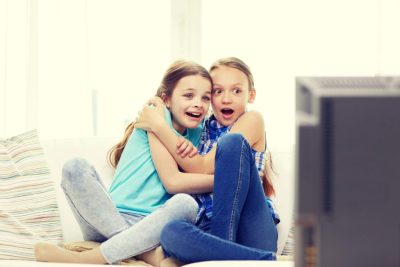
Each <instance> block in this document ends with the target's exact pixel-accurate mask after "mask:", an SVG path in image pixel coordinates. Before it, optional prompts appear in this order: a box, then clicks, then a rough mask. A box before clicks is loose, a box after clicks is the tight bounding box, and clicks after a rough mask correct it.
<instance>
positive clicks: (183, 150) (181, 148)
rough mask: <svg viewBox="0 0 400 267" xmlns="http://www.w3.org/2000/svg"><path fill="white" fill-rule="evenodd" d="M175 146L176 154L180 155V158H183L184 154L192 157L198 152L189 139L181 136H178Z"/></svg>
mask: <svg viewBox="0 0 400 267" xmlns="http://www.w3.org/2000/svg"><path fill="white" fill-rule="evenodd" d="M176 147H177V149H176V154H178V155H179V156H181V158H185V157H186V156H189V158H193V157H194V156H196V155H197V152H198V151H197V148H196V147H195V146H194V145H193V144H192V143H191V142H190V141H189V140H187V139H186V138H184V137H182V136H180V137H179V139H178V143H177V144H176Z"/></svg>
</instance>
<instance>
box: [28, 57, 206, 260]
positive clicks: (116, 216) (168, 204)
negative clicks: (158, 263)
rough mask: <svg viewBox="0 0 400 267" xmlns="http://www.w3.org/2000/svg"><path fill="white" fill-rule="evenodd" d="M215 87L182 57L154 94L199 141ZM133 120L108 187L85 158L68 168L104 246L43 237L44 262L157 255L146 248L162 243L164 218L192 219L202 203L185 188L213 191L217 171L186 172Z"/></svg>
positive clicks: (73, 197)
mask: <svg viewBox="0 0 400 267" xmlns="http://www.w3.org/2000/svg"><path fill="white" fill-rule="evenodd" d="M211 87H212V80H211V77H210V75H209V73H208V72H207V70H206V69H204V68H203V67H202V66H200V65H198V64H196V63H193V62H189V61H184V60H179V61H176V62H174V63H173V64H172V65H171V66H170V67H169V68H168V70H167V71H166V73H165V75H164V78H163V79H162V82H161V85H160V87H159V89H158V91H157V94H156V95H157V96H159V97H161V98H162V99H163V101H164V102H165V106H166V107H167V109H168V110H165V112H164V114H165V117H166V120H167V121H168V122H169V125H170V126H171V128H172V129H174V132H175V134H177V135H181V136H184V137H186V138H188V139H189V140H190V141H191V142H193V143H194V144H198V143H199V140H200V135H201V130H202V129H201V128H202V122H203V119H204V117H205V115H206V114H207V111H208V108H209V105H210V100H211ZM154 108H157V107H154ZM160 112H162V110H160ZM134 125H135V123H134V122H133V123H131V124H130V125H129V126H128V127H127V129H126V131H125V135H124V138H123V139H122V141H121V142H120V143H118V144H117V145H115V146H114V147H113V148H112V149H111V151H110V153H109V159H110V162H111V164H112V165H113V166H114V167H116V171H115V175H114V180H113V183H112V184H111V186H110V189H109V192H107V190H106V189H105V188H104V186H103V184H102V182H101V179H100V177H99V176H98V174H97V172H96V170H95V169H94V168H93V166H92V165H91V164H90V163H88V162H87V161H86V160H84V159H73V160H71V161H69V162H67V163H66V164H65V165H64V168H63V179H62V183H61V186H62V188H63V190H64V192H65V194H66V198H67V200H68V201H69V203H70V206H71V208H72V211H73V213H74V215H75V217H76V219H77V221H78V223H79V225H80V227H81V230H82V234H83V236H84V239H85V240H89V241H96V242H101V245H100V246H98V247H96V248H94V249H93V250H87V251H84V252H74V251H69V250H66V249H63V248H61V247H58V246H56V245H53V244H48V243H37V244H36V245H35V257H36V259H37V260H38V261H50V262H76V263H97V264H104V263H109V264H115V263H119V262H120V261H121V260H124V259H127V258H130V257H133V256H136V257H137V258H141V257H142V259H145V260H146V259H151V258H146V255H148V254H146V253H144V252H147V251H151V250H152V249H154V248H155V247H157V246H158V245H159V242H160V233H161V230H162V228H163V227H164V225H165V224H167V223H168V222H170V221H172V220H174V219H186V220H189V221H194V219H195V217H196V213H197V210H198V205H197V203H196V201H195V200H194V199H193V198H192V197H191V196H190V195H188V194H184V193H194V192H197V193H198V192H208V191H210V190H211V189H212V186H213V176H212V175H205V174H186V173H182V172H180V171H179V169H178V166H177V164H176V162H175V161H174V159H173V158H172V156H171V155H170V154H169V153H168V152H167V151H166V149H165V148H164V147H163V146H162V145H161V143H160V141H159V140H158V139H157V138H156V137H155V135H154V134H151V133H146V132H145V131H143V130H140V129H136V130H134ZM156 149H157V153H156V154H157V156H158V157H159V156H160V155H163V158H162V161H163V162H162V164H160V161H157V162H158V163H154V162H153V160H152V155H153V154H155V153H152V152H154V151H155V150H156ZM162 149H164V150H162ZM160 150H161V151H160ZM157 164H158V165H157ZM176 193H180V194H176ZM172 194H176V195H173V196H172ZM143 253H144V254H143ZM138 255H139V256H138ZM140 255H141V256H140ZM148 261H149V260H148ZM149 263H150V264H151V263H152V262H149Z"/></svg>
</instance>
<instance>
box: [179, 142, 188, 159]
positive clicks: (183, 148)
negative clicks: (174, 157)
mask: <svg viewBox="0 0 400 267" xmlns="http://www.w3.org/2000/svg"><path fill="white" fill-rule="evenodd" d="M188 145H189V144H188V143H187V142H184V143H182V144H181V145H180V146H179V147H178V149H177V152H176V153H178V154H179V155H180V156H181V157H182V154H183V153H184V152H185V150H186V149H187V147H188Z"/></svg>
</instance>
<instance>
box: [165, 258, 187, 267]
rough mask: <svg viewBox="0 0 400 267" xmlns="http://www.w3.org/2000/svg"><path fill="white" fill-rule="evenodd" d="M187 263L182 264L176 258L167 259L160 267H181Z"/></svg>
mask: <svg viewBox="0 0 400 267" xmlns="http://www.w3.org/2000/svg"><path fill="white" fill-rule="evenodd" d="M184 264H185V263H183V262H180V261H178V260H176V259H174V258H166V259H163V260H162V261H161V262H160V267H180V266H182V265H184Z"/></svg>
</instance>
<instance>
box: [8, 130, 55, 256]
mask: <svg viewBox="0 0 400 267" xmlns="http://www.w3.org/2000/svg"><path fill="white" fill-rule="evenodd" d="M61 240H62V230H61V223H60V217H59V213H58V206H57V201H56V196H55V189H54V185H53V180H52V179H51V177H50V172H49V169H48V167H47V164H46V160H45V157H44V154H43V150H42V147H41V144H40V142H39V139H38V133H37V131H36V130H32V131H28V132H25V133H22V134H20V135H17V136H13V137H10V138H6V139H0V259H2V260H4V259H24V260H33V259H34V255H33V245H34V244H35V243H36V242H38V241H46V242H51V243H58V242H60V241H61Z"/></svg>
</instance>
